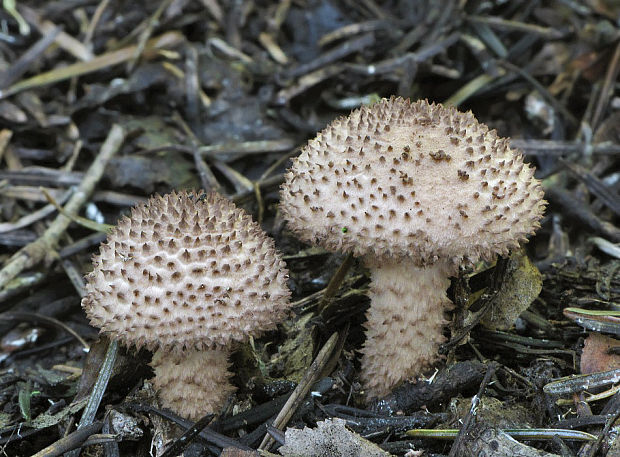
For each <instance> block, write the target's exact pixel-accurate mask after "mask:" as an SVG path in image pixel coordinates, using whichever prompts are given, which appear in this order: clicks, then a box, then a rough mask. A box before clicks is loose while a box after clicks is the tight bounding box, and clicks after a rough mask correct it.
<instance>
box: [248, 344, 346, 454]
mask: <svg viewBox="0 0 620 457" xmlns="http://www.w3.org/2000/svg"><path fill="white" fill-rule="evenodd" d="M338 337H339V335H338V333H334V334H333V335H332V336H331V337H330V338H329V339H328V340H327V342H326V343H325V345H324V346H323V347H322V348H321V350H320V351H319V353H318V354H317V356H316V358H315V359H314V361H313V362H312V364H311V365H310V367H309V368H308V370H307V371H306V374H305V375H304V378H303V379H302V381H301V382H300V383H299V384H297V387H296V388H295V390H294V391H293V393H292V394H291V396H290V397H289V399H288V400H287V401H286V403H285V404H284V406H283V407H282V409H281V410H280V412H279V413H278V415H277V417H276V418H275V419H274V421H273V426H274V427H275V428H277V429H279V430H282V428H284V427H285V426H286V424H287V423H288V421H289V420H290V418H291V417H292V416H293V414H294V413H295V411H296V410H297V408H298V407H299V405H300V404H301V402H303V401H304V399H305V398H306V394H307V393H308V391H309V390H310V388H311V387H312V386H313V385H314V383H315V382H316V381H318V379H319V376H320V375H321V373H322V371H323V367H324V366H325V365H326V364H327V363H328V362H329V360H330V358H331V356H332V352H333V351H334V349H335V348H336V347H338V339H339V338H338ZM272 444H273V438H272V437H271V436H270V435H265V438H263V441H262V443H261V444H260V446H259V447H258V449H259V450H267V449H269V447H270V446H271V445H272Z"/></svg>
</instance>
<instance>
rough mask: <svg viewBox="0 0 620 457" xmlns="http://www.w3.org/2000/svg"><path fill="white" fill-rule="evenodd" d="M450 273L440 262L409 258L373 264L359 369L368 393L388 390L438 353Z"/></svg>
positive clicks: (380, 393)
mask: <svg viewBox="0 0 620 457" xmlns="http://www.w3.org/2000/svg"><path fill="white" fill-rule="evenodd" d="M450 272H451V271H450V269H449V268H448V266H447V265H446V264H445V263H443V262H440V263H436V264H435V265H433V266H429V267H426V268H419V267H416V266H415V265H414V264H413V263H412V262H407V261H403V262H395V263H391V264H382V266H381V268H373V267H371V273H372V275H371V287H370V292H369V294H368V295H369V297H370V300H371V303H372V306H371V307H370V308H369V309H368V311H367V313H366V317H367V322H366V324H365V327H366V343H365V344H364V348H363V349H362V353H363V358H362V373H361V378H362V381H363V383H364V387H365V389H366V395H367V396H368V397H369V398H379V397H383V396H385V395H387V394H388V393H390V391H391V390H392V388H393V387H395V386H397V385H398V384H400V383H401V382H402V381H405V380H407V379H410V378H412V377H414V376H416V375H417V374H419V373H422V372H424V371H425V369H427V368H429V367H430V366H432V365H433V363H435V362H436V361H437V359H438V358H439V355H438V349H439V345H440V344H441V343H443V341H444V339H445V338H444V336H443V334H442V328H443V326H444V324H446V320H445V319H444V311H447V310H449V309H450V308H451V307H452V302H451V301H450V300H449V299H448V297H447V295H446V289H447V288H448V287H449V286H450V280H449V278H448V277H449V275H450Z"/></svg>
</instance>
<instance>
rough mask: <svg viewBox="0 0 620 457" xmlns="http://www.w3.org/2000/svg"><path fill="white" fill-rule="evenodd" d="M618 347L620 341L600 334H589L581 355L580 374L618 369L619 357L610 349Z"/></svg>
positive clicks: (619, 366)
mask: <svg viewBox="0 0 620 457" xmlns="http://www.w3.org/2000/svg"><path fill="white" fill-rule="evenodd" d="M618 346H620V341H618V340H617V339H615V338H611V337H609V336H604V335H601V334H600V333H590V336H588V337H587V338H586V343H585V345H584V347H583V352H582V353H581V373H582V374H590V373H598V372H599V371H608V370H614V369H616V368H620V355H618V354H611V353H610V349H611V348H613V347H618Z"/></svg>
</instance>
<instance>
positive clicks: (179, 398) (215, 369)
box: [151, 349, 235, 421]
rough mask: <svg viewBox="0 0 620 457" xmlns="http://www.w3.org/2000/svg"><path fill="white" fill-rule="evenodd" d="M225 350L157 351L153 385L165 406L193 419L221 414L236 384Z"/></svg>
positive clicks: (154, 359)
mask: <svg viewBox="0 0 620 457" xmlns="http://www.w3.org/2000/svg"><path fill="white" fill-rule="evenodd" d="M229 355H230V352H229V351H227V350H222V349H213V350H203V351H197V350H192V351H187V352H183V353H175V352H165V351H162V350H159V351H157V352H156V353H155V354H154V355H153V360H152V361H151V366H152V367H153V369H154V370H155V378H153V380H152V382H153V386H154V387H155V390H156V391H157V393H158V396H159V399H160V400H161V403H162V406H163V407H164V408H168V409H170V410H171V411H173V412H175V413H177V414H178V415H179V416H182V417H185V418H187V419H191V420H194V421H195V420H198V419H200V418H201V417H203V416H205V415H207V414H210V413H217V412H219V410H220V409H221V408H222V406H224V403H225V402H226V400H227V399H228V397H229V395H230V394H231V393H233V392H234V391H235V387H234V386H233V385H231V384H230V382H229V381H228V379H229V378H230V376H231V373H230V372H229V371H228V366H229V362H228V356H229Z"/></svg>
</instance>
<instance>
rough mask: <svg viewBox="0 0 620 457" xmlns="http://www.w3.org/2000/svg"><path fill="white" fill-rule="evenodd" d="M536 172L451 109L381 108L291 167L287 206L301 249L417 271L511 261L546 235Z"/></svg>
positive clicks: (400, 104) (352, 121) (337, 127)
mask: <svg viewBox="0 0 620 457" xmlns="http://www.w3.org/2000/svg"><path fill="white" fill-rule="evenodd" d="M533 174H534V169H533V168H530V167H529V165H527V164H524V163H523V157H522V155H521V153H520V152H518V151H516V150H514V149H511V148H510V146H509V141H508V139H506V138H499V137H498V136H497V134H496V132H495V131H494V130H489V129H488V127H487V126H486V125H484V124H481V123H479V122H478V121H477V120H476V119H475V118H474V116H473V114H472V113H471V112H467V113H463V112H459V111H457V110H456V109H455V108H452V107H444V106H442V105H439V104H429V103H428V102H427V101H425V100H423V101H417V102H414V103H411V102H410V101H409V100H405V99H403V98H391V99H389V100H387V99H382V100H381V101H380V102H378V103H376V104H374V105H372V106H370V107H362V108H360V109H357V110H355V111H353V112H352V113H351V114H350V115H349V116H348V117H343V118H339V119H336V120H335V121H333V122H332V123H331V124H330V125H329V126H327V127H326V128H325V129H324V130H323V131H322V132H320V133H319V134H318V135H317V136H316V138H314V139H313V140H311V141H310V142H309V143H308V144H307V145H306V146H305V147H304V148H303V150H302V153H301V154H300V155H299V157H297V158H296V159H295V160H294V161H293V165H292V167H291V169H290V171H289V172H288V173H287V175H286V180H285V182H284V184H283V185H282V190H281V200H282V204H281V207H282V210H283V213H284V217H285V218H286V219H287V220H288V225H289V227H290V228H291V229H292V230H293V232H295V233H296V234H297V235H298V236H299V237H300V238H302V239H303V240H304V241H308V242H311V243H318V244H320V245H322V246H323V247H324V248H326V249H328V250H338V251H344V252H349V253H352V254H354V255H357V256H374V257H376V258H379V259H381V258H385V257H391V256H395V257H396V256H398V257H400V256H409V257H410V258H411V259H413V260H414V261H416V262H417V263H418V264H427V263H432V262H434V261H435V260H437V258H447V259H451V260H454V261H456V262H458V261H460V260H461V259H463V258H469V259H471V260H475V259H477V258H479V257H484V258H490V257H492V256H494V255H496V254H498V253H502V254H503V253H506V252H507V251H508V249H509V248H512V247H515V246H516V245H517V244H518V242H519V241H523V240H525V237H526V235H528V234H531V233H533V231H534V230H535V229H536V228H538V227H539V223H538V220H539V219H540V218H541V217H542V213H543V211H544V206H545V202H544V200H543V199H542V198H543V190H542V187H541V185H540V182H539V181H538V180H536V179H535V178H534V177H533Z"/></svg>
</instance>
